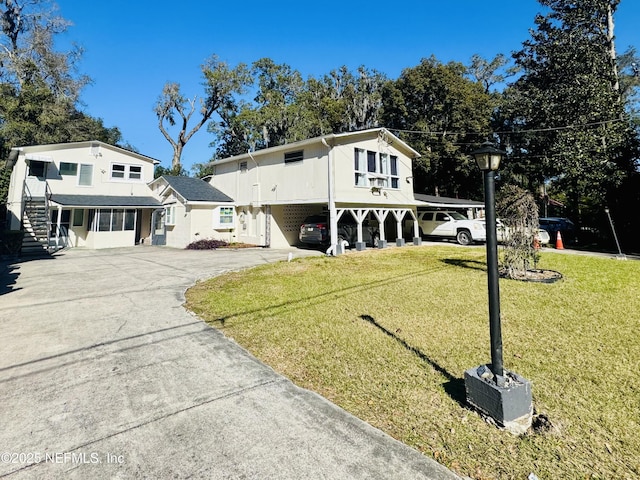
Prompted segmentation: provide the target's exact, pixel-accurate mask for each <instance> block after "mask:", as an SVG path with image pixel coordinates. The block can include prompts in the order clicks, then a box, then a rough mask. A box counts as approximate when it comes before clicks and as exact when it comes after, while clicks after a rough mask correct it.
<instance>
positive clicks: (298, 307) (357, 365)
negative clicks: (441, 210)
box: [187, 246, 640, 479]
mask: <svg viewBox="0 0 640 480" xmlns="http://www.w3.org/2000/svg"><path fill="white" fill-rule="evenodd" d="M539 267H540V268H544V269H552V270H557V271H559V272H561V273H562V274H563V275H564V278H563V280H561V281H560V282H558V283H555V284H541V283H525V282H518V281H513V280H501V281H500V288H501V309H502V328H503V340H504V363H505V368H508V369H509V370H512V371H515V372H517V373H519V374H521V375H523V376H524V377H526V378H527V379H529V380H530V381H531V382H532V383H533V396H534V407H535V409H536V411H537V413H538V414H540V413H542V414H544V415H546V416H547V417H548V418H549V420H550V422H551V425H550V426H548V427H549V428H545V429H538V430H535V431H531V432H530V433H528V434H527V435H523V436H520V437H518V436H513V435H511V434H509V433H507V432H505V431H501V430H499V429H497V428H496V427H495V426H493V425H491V424H489V423H487V422H485V421H484V420H483V419H482V418H481V417H480V416H479V415H478V414H476V413H475V412H474V411H472V410H470V409H468V408H467V407H466V406H465V405H464V403H465V401H464V399H465V394H464V382H463V375H464V371H465V370H466V369H468V368H471V367H473V366H476V365H479V364H482V363H488V362H489V361H490V347H489V326H488V311H487V278H486V266H485V251H484V248H483V247H473V248H458V247H451V246H438V247H433V246H423V247H406V248H390V249H385V250H369V251H366V252H358V253H356V252H353V253H349V254H347V255H343V256H340V257H336V258H332V257H311V258H305V259H296V260H294V261H292V262H290V263H288V262H282V263H277V264H272V265H266V266H263V267H259V268H255V269H251V270H247V271H242V272H236V273H230V274H227V275H224V276H221V277H217V278H214V279H212V280H210V281H206V282H201V283H199V284H197V285H196V286H195V287H193V288H192V289H190V290H189V291H188V292H187V307H188V308H189V309H191V310H193V311H194V312H196V313H197V314H198V315H200V316H201V317H202V318H204V319H205V320H206V321H207V322H209V323H210V324H211V325H213V326H214V327H216V328H219V329H220V330H222V331H223V332H224V333H225V335H227V336H229V337H231V338H234V339H235V340H236V341H237V342H238V343H239V344H241V345H243V346H244V347H245V348H247V349H248V350H249V351H250V352H252V353H253V354H254V355H255V356H256V357H258V358H260V359H261V360H263V361H264V362H265V363H267V364H269V365H271V366H272V367H273V368H274V369H275V370H277V371H279V372H281V373H282V374H284V375H286V376H287V377H289V378H290V379H291V380H292V381H293V382H295V383H296V384H298V385H300V386H302V387H305V388H308V389H311V390H314V391H316V392H318V393H320V394H321V395H323V396H324V397H326V398H327V399H329V400H331V401H332V402H334V403H336V404H337V405H340V406H341V407H343V408H344V409H346V410H348V411H349V412H351V413H353V414H354V415H356V416H358V417H359V418H361V419H363V420H365V421H366V422H368V423H370V424H371V425H373V426H375V427H378V428H380V429H381V430H384V431H385V432H387V433H389V434H390V435H392V436H393V437H395V438H397V439H398V440H401V441H402V442H404V443H406V444H407V445H410V446H412V447H414V448H416V449H418V450H420V451H421V452H423V453H424V454H425V455H427V456H430V457H433V458H435V459H436V460H438V461H439V462H441V463H443V464H444V465H446V466H447V467H449V468H451V469H452V470H454V471H456V472H458V473H460V474H463V475H467V476H470V477H472V478H475V479H484V478H518V479H526V478H527V476H528V475H529V473H531V472H533V473H535V474H536V475H537V476H538V477H539V478H540V479H559V478H563V479H564V478H601V479H612V478H616V479H626V478H629V479H631V478H640V423H639V422H640V377H639V374H640V372H639V371H638V370H639V368H640V262H637V261H626V262H623V261H617V260H613V259H607V258H595V257H587V256H577V255H566V254H558V253H554V252H552V251H551V252H548V251H544V252H543V253H542V257H541V261H540V264H539Z"/></svg>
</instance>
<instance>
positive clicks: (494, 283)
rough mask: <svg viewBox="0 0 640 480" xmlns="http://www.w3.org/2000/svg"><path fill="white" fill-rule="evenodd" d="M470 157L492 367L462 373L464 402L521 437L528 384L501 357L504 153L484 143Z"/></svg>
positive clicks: (528, 412)
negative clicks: (499, 225) (478, 206)
mask: <svg viewBox="0 0 640 480" xmlns="http://www.w3.org/2000/svg"><path fill="white" fill-rule="evenodd" d="M471 154H472V155H473V156H474V157H475V160H476V163H477V164H478V168H479V169H480V170H481V171H482V172H483V176H484V204H485V228H486V235H487V278H488V291H489V336H490V341H491V364H490V365H480V366H479V367H474V368H471V369H469V370H467V371H466V372H465V375H464V381H465V390H466V393H467V402H468V403H470V404H471V405H473V406H474V407H476V408H477V409H478V410H480V411H481V412H483V413H485V414H486V415H489V416H490V417H492V418H493V419H494V420H495V421H496V422H497V423H498V424H499V425H501V426H503V427H505V428H506V429H507V430H509V431H510V432H512V433H515V434H520V433H524V432H525V431H526V430H527V429H528V428H529V427H530V426H531V421H532V414H533V406H532V400H531V398H532V396H531V383H530V382H529V381H527V380H526V379H524V378H523V377H521V376H520V375H518V374H516V373H513V372H509V371H507V370H505V369H504V365H503V358H502V326H501V321H500V284H499V274H498V235H497V230H496V202H495V176H496V171H497V170H498V168H499V167H500V162H501V161H502V158H503V156H504V155H506V152H503V151H502V150H499V149H498V148H496V147H495V145H493V144H492V143H491V142H488V141H487V142H485V143H483V144H482V145H481V147H480V148H479V149H478V150H475V151H473V152H471Z"/></svg>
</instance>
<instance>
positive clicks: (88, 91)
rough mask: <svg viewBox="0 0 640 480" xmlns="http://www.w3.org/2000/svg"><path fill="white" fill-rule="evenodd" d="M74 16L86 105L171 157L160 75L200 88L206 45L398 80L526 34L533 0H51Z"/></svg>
mask: <svg viewBox="0 0 640 480" xmlns="http://www.w3.org/2000/svg"><path fill="white" fill-rule="evenodd" d="M56 3H57V4H58V6H59V13H60V15H62V16H63V17H64V18H66V19H68V20H70V21H71V22H73V26H72V27H71V28H69V30H68V31H67V32H66V33H65V34H64V39H63V40H64V41H65V42H75V43H77V44H79V45H80V46H82V47H83V48H84V49H85V53H84V56H83V58H82V60H81V62H80V64H79V70H80V72H82V73H84V74H86V75H89V76H90V77H91V78H92V79H93V84H92V85H89V86H87V87H86V88H85V90H84V91H83V94H82V101H83V103H84V104H85V106H84V107H83V110H84V111H85V112H87V113H88V114H90V115H92V116H95V117H100V118H102V119H103V120H104V123H105V125H106V126H108V127H112V126H117V127H118V128H120V130H121V132H122V134H123V138H124V140H125V141H126V142H128V143H130V144H131V145H133V146H135V147H136V148H137V149H138V150H139V151H140V153H142V154H144V155H148V156H150V157H153V158H156V159H158V160H160V161H161V164H162V165H163V166H166V167H168V166H170V162H171V155H172V149H171V146H170V144H169V142H167V140H166V139H165V138H164V137H163V136H162V134H161V133H160V130H159V129H158V126H157V119H156V117H155V114H154V113H153V105H154V103H155V102H156V100H157V98H158V96H159V95H160V92H161V91H162V87H163V85H164V84H165V83H166V82H167V81H174V82H178V83H180V84H181V86H182V90H183V93H184V94H185V95H187V96H194V95H196V94H197V95H201V94H202V87H201V85H200V83H201V72H200V65H201V64H202V63H203V62H204V61H205V60H206V58H207V57H209V56H210V55H212V54H216V55H218V57H219V58H220V59H221V60H223V61H226V62H228V63H229V64H231V65H236V64H238V63H240V62H243V63H246V64H251V63H252V62H254V61H255V60H258V59H260V58H263V57H270V58H271V59H273V60H274V61H275V62H276V63H287V64H288V65H290V66H291V67H292V68H294V69H296V70H298V71H300V72H301V73H302V75H303V77H305V78H306V77H307V76H309V75H314V76H320V75H323V74H325V73H328V72H329V71H330V70H332V69H335V68H339V67H340V66H342V65H346V66H347V67H349V68H350V69H352V70H354V69H355V68H357V67H358V66H359V65H365V66H366V67H367V68H370V69H376V70H378V71H381V72H383V73H385V74H386V75H387V76H389V77H390V78H396V77H397V76H398V75H399V74H400V72H401V71H402V69H404V68H407V67H413V66H415V65H417V64H418V63H419V62H420V59H421V58H424V57H429V56H431V55H435V57H436V58H437V59H438V60H440V61H442V62H445V63H446V62H449V61H460V62H462V63H465V64H467V63H468V62H469V59H470V58H471V56H472V55H473V54H475V53H477V54H480V55H481V56H483V57H485V58H493V57H494V56H495V55H496V54H498V53H504V54H509V53H510V52H512V51H514V50H518V49H519V48H520V47H521V44H522V42H523V41H524V40H526V39H528V38H529V29H530V28H532V27H533V20H534V17H535V14H536V13H537V12H539V11H540V10H541V7H540V5H539V3H538V2H537V1H536V0H444V1H443V0H408V1H403V2H378V1H371V0H369V1H348V0H347V1H342V2H336V1H324V2H300V1H299V0H298V1H290V0H285V1H277V0H276V1H271V2H264V1H262V2H259V1H254V0H245V1H242V2H239V1H236V2H233V1H225V2H219V1H207V0H204V1H198V0H182V1H181V2H176V1H167V0H153V1H151V0H110V1H108V2H89V1H87V0H57V2H56ZM639 22H640V1H638V0H622V2H621V5H620V7H619V9H618V12H617V14H616V31H615V33H616V47H617V49H618V52H623V51H624V50H626V49H627V47H629V46H630V45H633V46H636V47H638V48H639V49H640V33H638V32H639V31H640V29H638V27H637V25H638V24H639ZM211 140H212V136H211V134H209V133H208V132H207V131H206V130H205V127H203V128H202V129H201V130H200V131H199V132H198V133H197V134H196V135H195V136H194V137H193V138H192V139H191V141H190V142H189V143H188V144H187V146H186V148H185V150H184V153H183V157H182V163H183V165H184V166H185V167H186V168H187V169H190V167H191V165H192V164H193V163H203V162H206V161H208V160H209V159H210V158H211V156H212V154H213V149H212V148H210V147H209V146H208V145H209V143H210V142H211Z"/></svg>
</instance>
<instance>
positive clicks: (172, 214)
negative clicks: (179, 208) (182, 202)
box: [164, 205, 176, 225]
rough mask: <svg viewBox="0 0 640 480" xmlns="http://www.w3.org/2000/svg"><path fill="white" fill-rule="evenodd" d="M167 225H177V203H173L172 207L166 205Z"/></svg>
mask: <svg viewBox="0 0 640 480" xmlns="http://www.w3.org/2000/svg"><path fill="white" fill-rule="evenodd" d="M164 223H165V225H175V224H176V207H175V205H171V206H170V207H165V219H164Z"/></svg>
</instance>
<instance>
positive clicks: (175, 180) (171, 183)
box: [152, 175, 233, 203]
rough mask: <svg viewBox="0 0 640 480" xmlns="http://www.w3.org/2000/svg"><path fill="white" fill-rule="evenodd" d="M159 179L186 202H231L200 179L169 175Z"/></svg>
mask: <svg viewBox="0 0 640 480" xmlns="http://www.w3.org/2000/svg"><path fill="white" fill-rule="evenodd" d="M160 178H162V179H163V180H164V181H165V182H167V188H171V189H172V190H173V191H174V192H176V193H177V194H178V195H180V196H181V197H182V198H184V199H185V200H186V201H187V202H207V203H229V202H233V198H231V197H229V196H227V195H225V194H224V193H222V192H221V191H220V190H218V189H217V188H215V187H214V186H212V185H211V184H210V183H208V182H206V181H204V180H202V179H200V178H193V177H174V176H170V175H163V176H162V177H160ZM152 183H153V182H152ZM165 191H166V189H165ZM162 194H164V192H162V193H161V195H162Z"/></svg>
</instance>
